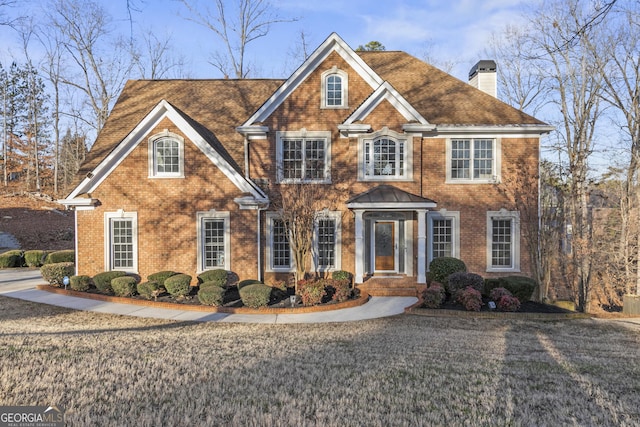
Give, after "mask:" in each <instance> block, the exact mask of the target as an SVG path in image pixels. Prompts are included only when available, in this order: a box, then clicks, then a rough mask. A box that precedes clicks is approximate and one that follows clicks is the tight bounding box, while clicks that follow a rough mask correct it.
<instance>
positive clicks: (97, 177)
mask: <svg viewBox="0 0 640 427" xmlns="http://www.w3.org/2000/svg"><path fill="white" fill-rule="evenodd" d="M165 117H167V118H169V120H171V121H172V122H173V123H174V124H175V125H176V126H177V127H178V128H179V129H180V130H181V131H182V132H183V133H184V135H185V136H186V137H187V138H188V139H190V140H191V141H192V142H193V143H194V144H195V145H196V146H197V147H198V148H199V149H200V151H202V152H203V153H204V154H205V155H206V156H207V157H208V158H209V160H210V161H211V162H212V163H213V164H214V165H215V166H217V167H218V168H219V169H220V170H221V171H222V172H223V173H224V174H225V175H226V176H227V178H229V179H230V180H231V182H233V183H234V185H235V186H236V187H238V189H239V190H240V191H241V192H243V193H249V194H251V195H253V196H254V197H256V199H259V200H263V199H268V198H267V196H266V195H265V194H264V193H263V192H262V191H261V190H260V189H259V188H258V187H257V186H255V185H252V184H251V183H250V182H249V181H247V180H246V179H245V178H244V177H243V176H242V175H241V174H240V173H239V172H238V171H236V170H235V169H234V168H233V167H232V166H231V165H230V164H229V163H228V162H227V161H226V160H224V159H223V158H222V157H221V156H220V155H219V154H218V152H217V151H216V150H215V149H214V148H213V147H211V146H210V145H209V144H208V143H207V141H206V140H205V139H204V138H203V137H202V135H200V133H198V132H197V131H196V130H195V129H194V128H193V127H192V126H191V124H189V123H188V122H187V121H186V120H185V119H184V117H183V116H182V115H181V114H179V113H178V112H177V111H176V109H175V108H173V107H172V106H171V104H169V103H168V102H167V101H166V100H164V99H163V100H162V101H160V102H159V103H158V105H156V107H155V108H154V109H153V110H152V111H151V112H150V113H149V114H148V115H147V116H146V117H145V118H144V119H142V121H141V122H140V123H139V124H138V125H137V126H136V127H135V128H134V130H133V131H131V132H130V133H129V134H128V135H127V137H126V138H125V139H123V140H122V142H120V144H118V146H117V147H116V148H115V149H114V150H113V151H112V152H111V153H110V154H109V155H108V156H107V157H106V158H105V159H104V160H103V161H102V162H100V164H99V165H98V166H97V167H96V168H95V169H94V170H93V171H91V173H90V174H88V176H87V178H85V179H84V181H83V182H82V183H81V184H80V185H79V186H78V187H76V189H75V190H73V192H71V194H69V196H67V198H66V200H72V199H75V198H76V197H77V196H78V195H79V194H83V193H89V194H91V193H92V192H93V191H95V189H96V188H97V187H98V186H99V185H100V184H101V183H102V182H103V181H104V180H105V179H106V178H107V176H109V174H111V172H112V171H113V170H115V168H116V167H117V166H118V165H119V164H120V163H122V161H123V160H124V159H125V158H126V157H127V156H128V155H129V154H130V153H131V152H132V151H133V149H135V148H136V147H137V146H138V144H140V142H142V141H143V140H144V137H145V136H146V135H147V134H148V133H149V132H150V131H151V130H152V129H153V128H154V127H156V126H157V124H158V123H160V122H161V121H162V120H163V119H164V118H165Z"/></svg>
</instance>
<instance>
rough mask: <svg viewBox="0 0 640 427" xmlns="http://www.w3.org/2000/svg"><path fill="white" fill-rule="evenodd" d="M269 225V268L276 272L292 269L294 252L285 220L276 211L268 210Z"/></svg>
mask: <svg viewBox="0 0 640 427" xmlns="http://www.w3.org/2000/svg"><path fill="white" fill-rule="evenodd" d="M267 225H268V227H267V242H268V246H267V268H268V269H269V270H270V271H276V272H277V271H282V272H289V271H292V270H293V268H294V263H293V254H292V252H291V245H290V244H289V236H288V230H287V227H286V224H285V222H284V220H282V219H281V218H280V217H279V216H278V215H277V214H276V213H275V212H268V213H267Z"/></svg>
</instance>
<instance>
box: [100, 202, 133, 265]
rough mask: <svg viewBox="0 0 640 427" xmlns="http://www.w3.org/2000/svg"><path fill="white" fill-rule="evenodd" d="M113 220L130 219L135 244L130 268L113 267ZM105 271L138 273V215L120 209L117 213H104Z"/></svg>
mask: <svg viewBox="0 0 640 427" xmlns="http://www.w3.org/2000/svg"><path fill="white" fill-rule="evenodd" d="M113 219H130V220H131V228H132V234H133V236H132V244H133V266H132V267H129V268H121V267H119V268H116V267H114V266H113V265H112V262H113V260H112V259H111V220H113ZM104 269H105V271H111V270H118V271H126V272H128V273H138V213H137V212H125V211H124V210H122V209H120V210H118V211H115V212H105V213H104Z"/></svg>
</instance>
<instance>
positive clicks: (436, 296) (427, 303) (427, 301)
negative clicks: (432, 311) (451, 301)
mask: <svg viewBox="0 0 640 427" xmlns="http://www.w3.org/2000/svg"><path fill="white" fill-rule="evenodd" d="M445 296H446V295H445V290H444V286H442V285H441V284H440V283H438V282H431V285H429V287H428V288H427V289H425V290H424V292H423V293H422V300H423V303H422V306H423V307H426V308H439V307H440V306H441V305H442V303H443V302H444V299H445Z"/></svg>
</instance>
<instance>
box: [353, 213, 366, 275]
mask: <svg viewBox="0 0 640 427" xmlns="http://www.w3.org/2000/svg"><path fill="white" fill-rule="evenodd" d="M353 213H354V214H355V216H356V224H355V233H356V260H355V261H356V278H355V281H356V283H362V282H364V256H363V254H364V222H363V219H362V215H363V214H364V210H362V209H356V210H354V211H353Z"/></svg>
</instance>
